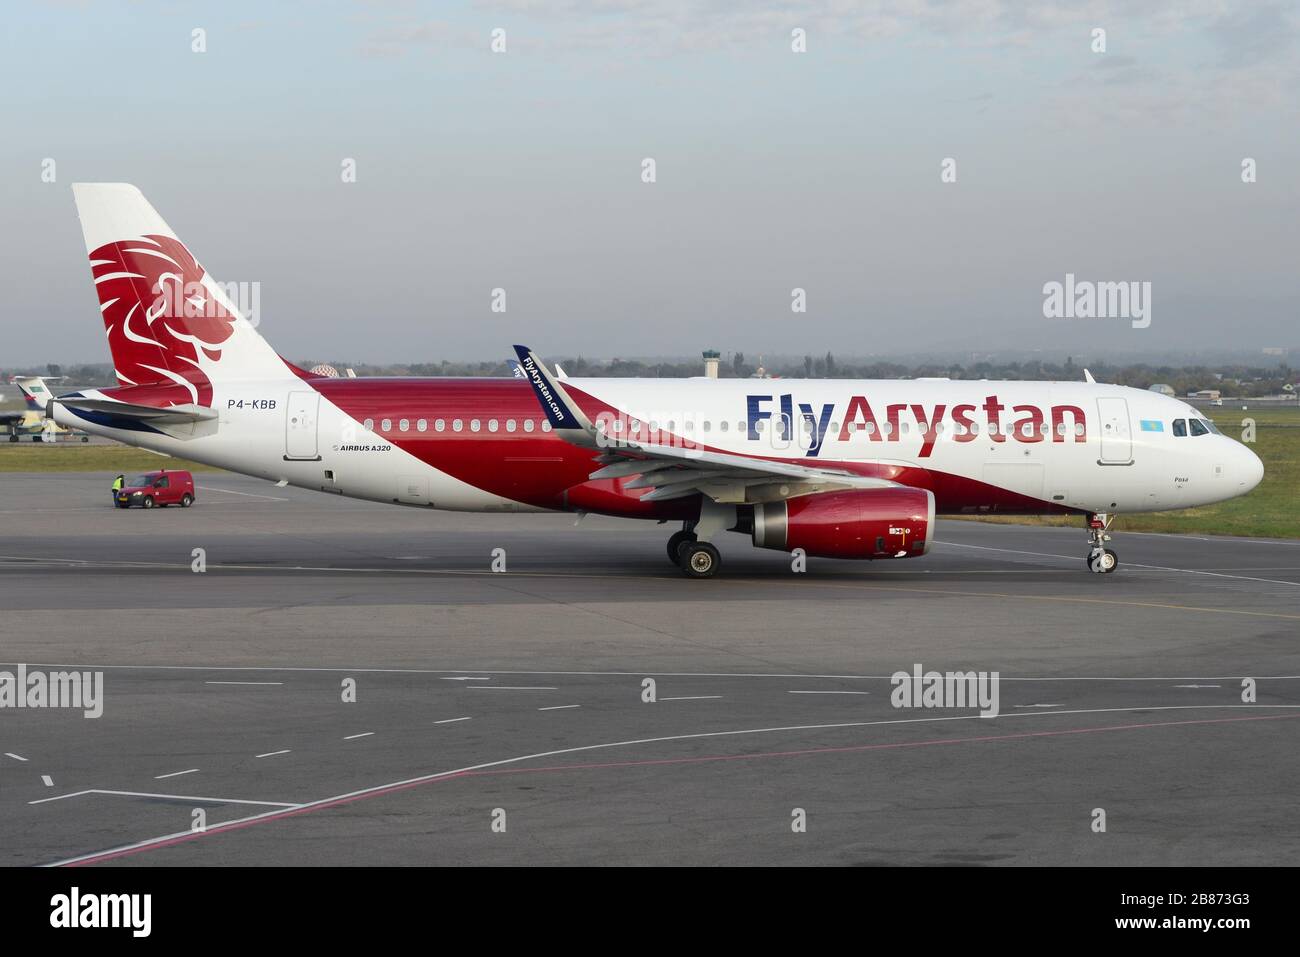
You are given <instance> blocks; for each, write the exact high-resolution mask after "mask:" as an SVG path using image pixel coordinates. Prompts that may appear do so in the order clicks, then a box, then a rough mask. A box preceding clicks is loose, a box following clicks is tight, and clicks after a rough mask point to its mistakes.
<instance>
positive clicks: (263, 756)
mask: <svg viewBox="0 0 1300 957" xmlns="http://www.w3.org/2000/svg"><path fill="white" fill-rule="evenodd" d="M289 753H290V752H289V749H288V748H285V749H284V750H283V751H267V752H266V753H265V754H255V755H253V757H255V758H273V757H275V756H276V755H277V754H289Z"/></svg>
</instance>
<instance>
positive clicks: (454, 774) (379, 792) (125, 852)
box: [65, 714, 1300, 867]
mask: <svg viewBox="0 0 1300 957" xmlns="http://www.w3.org/2000/svg"><path fill="white" fill-rule="evenodd" d="M1293 718H1300V714H1273V715H1256V716H1252V717H1241V718H1199V719H1189V720H1187V721H1156V722H1150V723H1145V724H1116V725H1105V726H1103V727H1096V728H1065V729H1062V730H1059V731H1022V732H1018V733H1015V734H994V735H980V736H976V737H965V738H931V739H929V740H926V741H900V742H896V743H892V744H859V745H850V746H846V747H839V748H803V749H799V750H794V751H759V752H753V753H750V754H718V755H705V756H702V757H695V758H660V759H655V760H646V761H611V762H606V763H591V764H559V765H551V766H547V767H540V768H485V769H483V770H479V771H449V772H447V773H446V774H440V775H435V776H431V777H427V778H424V779H422V780H419V781H408V782H407V783H405V784H394V785H390V786H388V787H382V786H381V787H378V788H375V789H374V790H371V791H366V792H364V793H361V794H353V795H350V796H348V797H342V798H337V799H334V800H325V801H321V802H319V803H313V804H308V805H305V806H303V807H299V808H293V809H290V810H287V811H277V812H275V813H273V814H268V815H266V816H264V817H256V818H253V819H252V820H248V821H238V822H235V823H231V824H218V825H216V826H215V827H210V828H208V829H207V830H205V831H199V832H194V833H190V834H181V835H177V836H175V837H171V838H166V839H163V840H158V841H151V842H149V843H147V844H143V845H141V846H139V847H130V848H123V849H122V850H118V851H105V852H104V853H102V854H96V855H94V856H92V857H87V858H83V859H82V860H79V861H77V862H75V863H72V864H68V865H65V866H67V867H81V866H83V865H86V864H101V863H104V862H105V861H112V860H116V859H118V858H121V857H127V856H130V855H133V854H139V853H141V852H143V851H153V850H157V849H159V848H163V847H172V846H173V845H176V844H182V843H185V842H187V841H193V840H197V839H198V838H201V837H210V836H211V835H213V834H222V833H225V832H227V831H237V830H242V829H244V828H246V827H251V826H252V825H254V824H265V823H268V822H271V821H282V820H285V819H286V818H291V817H297V816H298V815H300V814H308V813H311V812H313V811H323V810H327V809H329V808H335V807H342V806H344V805H347V804H352V803H354V802H356V801H361V800H364V799H367V798H374V797H382V796H386V795H389V794H397V793H399V792H401V791H408V790H410V789H411V788H416V787H421V786H423V785H426V784H439V783H441V782H443V781H452V780H455V779H457V778H468V777H488V776H491V775H503V774H538V773H542V772H556V771H585V770H599V769H604V768H631V767H652V766H656V765H672V764H702V763H708V762H715V761H747V760H754V759H758V758H784V757H800V756H804V755H813V754H848V753H853V752H861V751H886V750H895V749H904V748H922V747H930V746H934V745H950V744H974V743H988V742H994V741H1024V740H1029V739H1033V738H1056V737H1064V736H1067V735H1076V734H1095V733H1098V732H1106V731H1140V730H1147V729H1151V728H1179V727H1190V726H1192V725H1204V724H1234V723H1240V722H1244V721H1281V720H1286V719H1293ZM660 743H663V744H668V743H671V742H667V741H665V742H660Z"/></svg>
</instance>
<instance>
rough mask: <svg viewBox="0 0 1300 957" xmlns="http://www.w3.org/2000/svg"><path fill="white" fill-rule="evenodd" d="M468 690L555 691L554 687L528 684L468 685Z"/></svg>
mask: <svg viewBox="0 0 1300 957" xmlns="http://www.w3.org/2000/svg"><path fill="white" fill-rule="evenodd" d="M468 687H469V690H470V691H556V690H558V689H556V688H543V687H540V686H530V685H490V686H489V685H469V686H468Z"/></svg>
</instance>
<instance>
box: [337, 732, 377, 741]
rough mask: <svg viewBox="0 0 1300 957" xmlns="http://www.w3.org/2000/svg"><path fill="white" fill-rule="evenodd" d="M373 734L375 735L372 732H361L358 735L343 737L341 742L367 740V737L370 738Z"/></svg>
mask: <svg viewBox="0 0 1300 957" xmlns="http://www.w3.org/2000/svg"><path fill="white" fill-rule="evenodd" d="M374 733H375V732H373V731H362V732H361V733H360V734H349V735H348V736H347V737H345V738H344V739H343V740H344V741H355V740H356V739H357V738H368V737H370V736H371V735H372V734H374Z"/></svg>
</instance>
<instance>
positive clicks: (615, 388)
mask: <svg viewBox="0 0 1300 957" xmlns="http://www.w3.org/2000/svg"><path fill="white" fill-rule="evenodd" d="M73 191H74V193H75V196H76V201H77V210H78V213H79V214H80V217H81V226H82V230H83V232H84V234H85V239H86V248H87V251H88V252H89V255H90V267H91V273H92V275H93V277H94V284H95V291H96V293H97V294H98V297H99V308H100V312H101V313H102V314H103V319H104V327H105V329H106V330H107V333H108V343H109V349H110V350H111V352H112V356H113V363H114V366H115V369H116V374H117V379H118V382H119V383H120V386H119V387H118V388H112V389H92V390H84V391H81V392H74V393H71V394H68V395H63V396H60V397H58V398H57V399H54V400H52V402H51V406H52V414H53V416H54V418H55V420H56V421H57V422H59V423H60V424H61V425H65V426H68V427H70V428H78V429H85V430H86V431H87V432H93V433H96V434H99V435H105V436H108V437H109V438H113V439H117V440H119V441H122V442H126V443H128V444H130V445H137V446H141V447H143V448H147V449H152V450H154V451H157V452H163V453H167V454H170V455H177V456H183V457H185V458H189V459H193V460H195V461H198V462H204V463H207V464H210V465H215V466H220V467H221V468H225V469H230V470H231V471H235V472H242V473H244V474H246V475H252V476H256V477H258V478H263V479H267V480H269V481H273V482H284V483H287V484H290V485H295V486H299V487H302V488H310V489H317V490H320V491H324V492H334V493H337V494H341V495H348V496H352V497H355V498H363V499H371V500H374V501H379V502H392V503H394V504H398V505H408V506H415V507H422V508H441V509H456V510H462V511H483V512H540V511H552V510H560V511H571V512H596V513H600V514H604V515H616V516H621V517H625V518H642V519H650V520H654V521H659V522H666V521H671V522H680V523H681V529H680V530H679V531H677V532H675V533H674V534H673V535H672V537H671V538H669V539H668V556H669V558H670V559H671V560H672V561H673V563H674V564H676V565H678V566H679V567H680V568H681V569H682V570H683V571H684V572H685V573H686V574H687V575H689V576H692V577H697V578H704V577H708V576H711V575H713V574H714V573H715V572H716V571H717V569H718V566H719V558H718V552H717V549H716V548H715V547H714V546H713V545H712V544H710V540H711V539H712V538H713V537H714V536H715V535H716V534H717V533H718V532H721V531H723V530H731V531H737V532H742V533H744V534H747V535H750V536H751V537H752V540H753V543H754V544H755V545H757V546H759V547H760V548H772V549H778V550H780V551H785V552H792V551H794V550H795V549H803V551H804V553H805V554H806V555H809V556H823V557H830V558H856V559H889V558H912V557H915V556H919V555H924V554H925V553H926V552H927V551H928V550H929V548H930V543H931V540H932V536H933V535H934V520H935V515H937V514H964V513H1000V514H1034V515H1040V514H1051V513H1058V514H1059V513H1069V514H1078V515H1082V516H1084V518H1085V522H1084V524H1085V525H1086V527H1087V532H1088V539H1089V548H1088V554H1087V565H1088V568H1089V569H1091V570H1092V571H1093V572H1096V573H1108V572H1113V571H1114V570H1115V568H1116V566H1117V559H1116V557H1115V553H1114V552H1113V551H1111V550H1110V549H1109V548H1107V547H1106V541H1107V540H1108V539H1109V537H1110V536H1109V535H1108V534H1107V529H1108V528H1109V527H1110V524H1111V521H1112V520H1113V518H1114V516H1115V515H1116V514H1117V513H1119V512H1125V511H1158V510H1166V509H1181V508H1187V507H1189V506H1195V505H1205V504H1209V503H1211V502H1219V501H1222V500H1224V499H1228V498H1232V497H1234V496H1238V495H1244V494H1245V493H1246V492H1249V491H1250V490H1251V489H1253V488H1254V487H1255V486H1256V485H1258V484H1259V481H1260V479H1261V478H1262V477H1263V473H1264V468H1263V464H1262V463H1261V462H1260V460H1259V458H1258V457H1257V456H1256V455H1255V454H1254V453H1253V452H1251V451H1250V450H1249V449H1247V448H1246V447H1245V446H1243V445H1241V444H1239V443H1237V442H1235V441H1233V440H1232V439H1229V438H1227V437H1225V436H1223V435H1221V434H1219V432H1218V430H1217V429H1216V428H1215V427H1214V425H1213V424H1212V423H1211V422H1209V421H1208V420H1206V419H1205V418H1203V417H1202V416H1201V414H1200V413H1199V412H1197V411H1196V410H1195V409H1194V408H1192V407H1191V406H1189V405H1186V404H1185V403H1183V402H1180V401H1178V400H1176V399H1172V398H1168V397H1166V396H1162V395H1158V394H1156V393H1152V392H1143V391H1140V390H1137V389H1130V388H1124V387H1120V386H1109V385H1102V384H1098V383H1095V382H1092V381H1088V382H1083V383H1073V382H1072V383H1066V382H989V381H947V380H911V381H855V380H843V379H831V380H811V379H807V380H797V379H781V380H770V379H768V380H755V379H740V380H725V379H723V380H719V379H709V378H700V379H686V380H663V379H577V378H557V376H556V375H554V374H552V372H551V371H550V369H548V368H547V366H546V365H545V364H544V363H543V362H542V360H541V359H539V358H538V357H537V356H536V355H535V354H534V353H533V352H532V351H530V350H529V349H527V348H524V347H522V346H516V347H515V349H516V352H517V353H518V355H519V360H520V365H521V367H522V371H523V373H524V375H523V377H522V378H518V377H516V378H501V379H483V378H474V379H420V378H335V377H329V376H326V375H322V374H317V373H312V372H308V371H306V370H303V369H300V368H298V367H297V366H295V365H294V364H293V363H291V362H289V361H287V360H286V359H284V358H282V357H281V356H280V355H278V354H277V353H276V352H275V350H274V349H272V348H271V347H270V345H268V344H267V342H266V341H265V340H264V339H263V338H262V336H261V335H260V334H259V333H258V332H257V331H256V330H255V329H254V327H253V326H252V324H250V323H249V322H248V321H247V320H246V319H245V318H244V317H243V316H241V315H240V314H239V311H238V310H237V308H236V307H235V305H234V303H233V302H232V301H231V299H230V297H229V296H227V295H226V294H225V292H224V291H223V290H222V288H221V287H220V286H219V285H218V284H217V283H216V282H215V281H214V280H213V279H212V278H211V277H210V276H209V275H208V274H207V273H206V272H205V271H204V269H203V268H202V267H201V266H200V265H199V263H198V262H197V260H195V259H194V257H193V256H192V255H191V254H190V252H189V250H188V249H186V247H185V246H184V245H183V244H182V243H181V242H180V240H178V239H177V238H176V234H175V233H173V232H172V231H171V230H170V229H169V228H168V227H167V224H166V223H165V222H163V220H162V218H161V217H160V216H159V215H158V213H157V212H155V211H154V209H153V207H152V206H150V205H149V203H148V202H147V201H146V200H145V198H144V196H143V195H142V194H141V193H140V191H139V190H138V189H136V188H135V187H134V186H128V185H125V184H116V183H96V184H78V185H75V186H74V187H73ZM1089 378H1091V377H1089Z"/></svg>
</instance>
